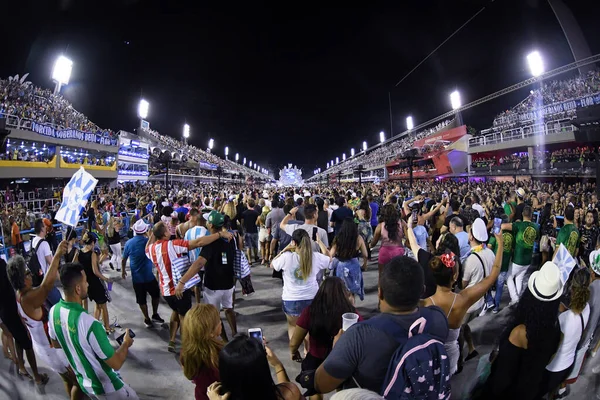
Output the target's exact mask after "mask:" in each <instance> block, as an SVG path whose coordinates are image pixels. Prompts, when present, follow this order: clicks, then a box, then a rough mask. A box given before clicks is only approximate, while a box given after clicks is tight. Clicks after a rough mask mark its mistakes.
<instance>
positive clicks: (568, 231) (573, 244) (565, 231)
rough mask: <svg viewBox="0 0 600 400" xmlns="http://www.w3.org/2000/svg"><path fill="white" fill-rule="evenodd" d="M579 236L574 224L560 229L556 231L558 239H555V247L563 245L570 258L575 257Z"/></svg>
mask: <svg viewBox="0 0 600 400" xmlns="http://www.w3.org/2000/svg"><path fill="white" fill-rule="evenodd" d="M580 238H581V235H580V234H579V230H578V229H577V227H576V226H575V225H574V224H567V225H564V226H563V227H562V228H560V231H558V237H557V238H556V245H557V246H559V245H560V244H564V245H565V247H566V248H567V250H569V253H570V254H571V256H573V257H575V251H576V250H577V248H578V247H579V239H580Z"/></svg>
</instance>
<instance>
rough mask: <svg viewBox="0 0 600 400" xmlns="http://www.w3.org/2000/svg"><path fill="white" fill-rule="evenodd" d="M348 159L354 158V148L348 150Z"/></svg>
mask: <svg viewBox="0 0 600 400" xmlns="http://www.w3.org/2000/svg"><path fill="white" fill-rule="evenodd" d="M350 157H354V147H353V148H351V149H350Z"/></svg>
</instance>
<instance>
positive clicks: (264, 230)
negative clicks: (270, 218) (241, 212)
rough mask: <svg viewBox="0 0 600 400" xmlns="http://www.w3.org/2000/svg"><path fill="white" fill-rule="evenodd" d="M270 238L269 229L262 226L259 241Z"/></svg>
mask: <svg viewBox="0 0 600 400" xmlns="http://www.w3.org/2000/svg"><path fill="white" fill-rule="evenodd" d="M268 239H269V231H268V230H267V228H260V231H259V232H258V241H259V242H261V243H262V242H266V241H267V240H268Z"/></svg>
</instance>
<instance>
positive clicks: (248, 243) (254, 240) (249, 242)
mask: <svg viewBox="0 0 600 400" xmlns="http://www.w3.org/2000/svg"><path fill="white" fill-rule="evenodd" d="M244 246H245V247H246V248H247V249H258V233H246V234H245V235H244ZM248 261H250V260H248Z"/></svg>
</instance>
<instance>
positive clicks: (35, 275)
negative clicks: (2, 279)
mask: <svg viewBox="0 0 600 400" xmlns="http://www.w3.org/2000/svg"><path fill="white" fill-rule="evenodd" d="M45 241H46V239H40V241H39V242H38V244H37V246H35V247H32V248H31V257H30V258H29V263H28V266H29V270H30V271H31V279H32V280H33V286H34V287H35V286H40V285H41V284H42V281H43V280H44V270H43V269H42V266H41V265H40V260H38V257H37V251H38V249H39V248H40V245H41V244H42V242H45Z"/></svg>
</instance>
